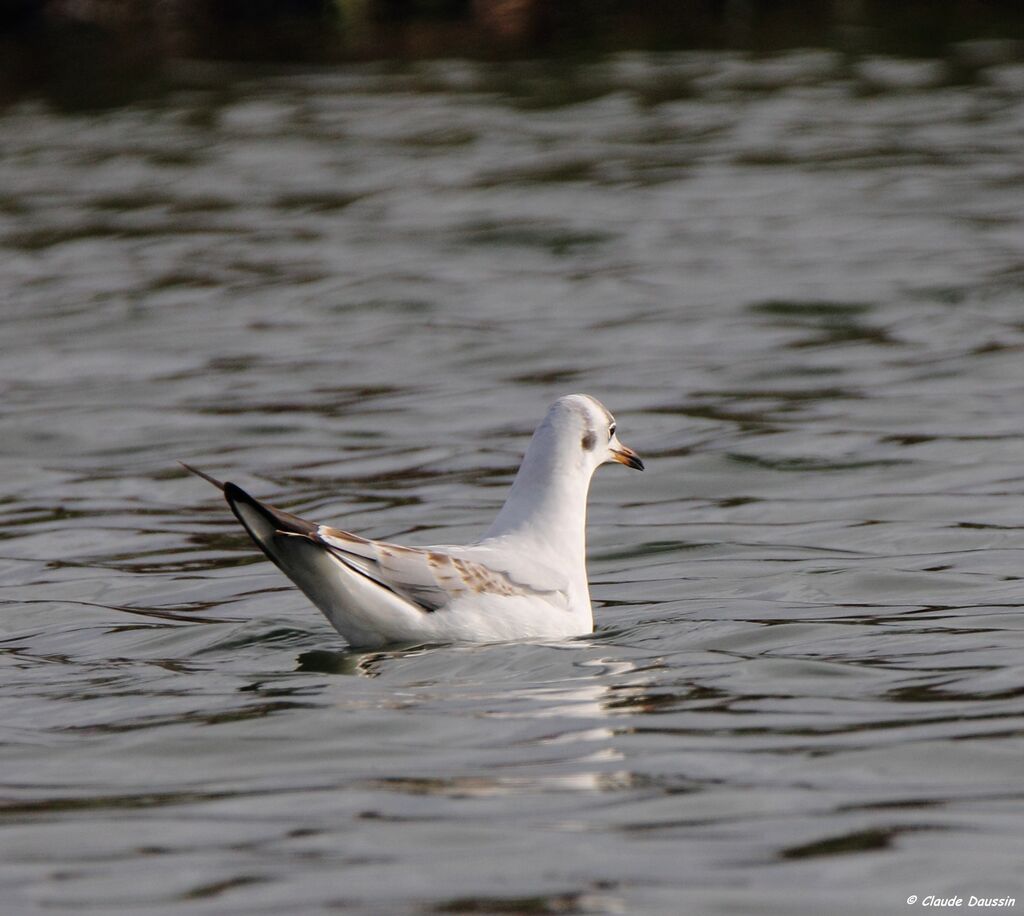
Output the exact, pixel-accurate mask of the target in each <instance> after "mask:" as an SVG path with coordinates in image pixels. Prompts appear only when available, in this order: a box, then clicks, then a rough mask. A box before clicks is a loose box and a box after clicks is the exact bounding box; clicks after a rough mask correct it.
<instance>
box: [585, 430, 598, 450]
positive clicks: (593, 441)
mask: <svg viewBox="0 0 1024 916" xmlns="http://www.w3.org/2000/svg"><path fill="white" fill-rule="evenodd" d="M595 445H597V436H595V435H594V431H593V430H592V429H591V430H587V433H586V435H584V437H583V450H584V451H586V452H590V451H593V449H594V446H595Z"/></svg>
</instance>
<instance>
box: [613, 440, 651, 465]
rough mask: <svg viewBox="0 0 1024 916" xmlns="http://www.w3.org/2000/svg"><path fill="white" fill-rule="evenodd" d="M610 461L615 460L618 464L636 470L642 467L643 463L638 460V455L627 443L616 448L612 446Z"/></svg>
mask: <svg viewBox="0 0 1024 916" xmlns="http://www.w3.org/2000/svg"><path fill="white" fill-rule="evenodd" d="M612 461H617V462H619V464H624V465H625V466H626V467H627V468H635V469H636V470H638V471H642V470H643V469H644V463H643V462H642V461H641V460H640V456H639V455H638V454H637V453H636V452H634V451H633V449H631V448H630V447H629V446H628V445H620V446H619V447H618V448H613V449H612Z"/></svg>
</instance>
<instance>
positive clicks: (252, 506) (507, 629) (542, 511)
mask: <svg viewBox="0 0 1024 916" xmlns="http://www.w3.org/2000/svg"><path fill="white" fill-rule="evenodd" d="M607 461H617V462H619V463H620V464H624V465H627V466H628V467H632V468H637V469H638V470H643V467H644V465H643V462H642V461H641V460H640V457H639V456H638V455H637V454H636V452H634V451H633V450H632V449H630V448H627V447H626V446H625V445H623V444H622V443H621V442H620V441H619V439H618V436H617V435H616V432H615V419H614V418H613V417H612V415H611V414H610V413H609V412H608V411H607V410H606V409H605V407H604V405H602V404H601V402H600V401H598V400H597V399H596V398H592V397H590V396H589V395H585V394H571V395H567V396H566V397H563V398H559V399H558V400H557V401H555V403H554V404H552V405H551V407H550V408H549V410H548V412H547V416H545V417H544V420H543V421H542V422H541V424H540V426H538V427H537V430H536V431H535V432H534V434H533V439H532V440H531V441H530V445H529V447H528V448H527V450H526V454H525V456H524V457H523V462H522V464H521V465H520V467H519V472H518V473H517V474H516V478H515V480H514V481H513V483H512V489H511V491H510V492H509V494H508V498H507V499H506V500H505V504H504V506H502V509H501V511H500V512H499V513H498V517H497V518H496V519H495V520H494V524H492V525H491V527H490V528H489V529H488V530H487V532H486V533H485V534H484V536H483V537H482V538H481V539H480V540H479V541H477V542H476V543H475V544H469V545H466V546H451V545H446V546H439V547H402V546H399V545H398V544H390V543H388V542H386V541H374V540H370V539H368V538H363V537H360V536H359V535H357V534H351V533H350V532H347V531H341V530H339V529H337V528H332V527H330V526H328V525H318V524H317V523H315V522H310V521H307V520H306V519H302V518H299V517H298V516H296V515H292V514H291V513H288V512H283V511H282V510H280V509H275V508H274V507H273V506H269V505H267V504H266V503H263V502H260V501H259V500H258V499H255V498H254V497H252V496H250V495H249V494H248V493H246V492H245V490H243V489H242V488H241V487H239V486H237V485H235V484H233V483H221V482H220V481H219V480H216V479H215V478H213V477H211V476H210V475H209V474H205V473H204V472H202V471H199V470H197V469H195V468H193V467H190V466H189V465H187V464H184V462H182V464H183V465H184V467H185V468H187V469H188V470H189V471H192V472H193V473H195V474H198V475H199V476H200V477H202V478H204V479H205V480H207V481H209V482H210V483H212V484H213V485H214V486H216V487H219V488H220V489H221V490H222V491H223V493H224V497H225V499H226V500H227V503H228V505H229V506H230V507H231V511H232V512H234V514H235V516H236V517H237V519H238V520H239V521H240V522H241V523H242V526H243V527H244V528H245V530H246V531H247V532H248V533H249V536H250V537H251V538H252V539H253V540H254V541H255V542H256V544H257V546H259V548H260V549H261V550H262V551H263V552H264V553H265V554H266V555H267V556H268V557H269V558H270V559H271V560H272V561H273V562H274V563H275V564H276V565H277V566H278V568H279V569H280V570H281V571H282V572H283V573H284V574H285V575H286V576H288V578H289V579H291V580H292V581H293V582H294V583H295V584H296V585H297V586H298V587H299V588H300V589H302V591H303V592H304V593H305V594H306V596H307V597H308V598H309V600H310V601H312V602H313V604H315V605H316V606H317V607H318V608H320V610H321V611H323V613H324V614H325V615H326V616H327V619H328V620H329V621H330V622H331V624H333V626H334V628H335V629H336V630H337V631H338V632H339V633H340V634H341V635H342V636H344V637H345V639H346V640H347V641H348V642H349V643H350V644H351V645H352V646H355V647H366V648H375V647H378V646H383V645H387V644H389V643H406V644H408V643H447V642H500V641H505V640H513V639H529V638H555V639H557V638H562V637H569V636H579V635H582V634H585V633H590V632H591V631H592V630H593V628H594V617H593V612H592V611H591V607H590V588H589V586H588V583H587V567H586V521H587V492H588V490H589V489H590V478H591V477H592V476H593V473H594V471H595V470H597V468H598V467H599V466H600V465H602V464H604V463H605V462H607Z"/></svg>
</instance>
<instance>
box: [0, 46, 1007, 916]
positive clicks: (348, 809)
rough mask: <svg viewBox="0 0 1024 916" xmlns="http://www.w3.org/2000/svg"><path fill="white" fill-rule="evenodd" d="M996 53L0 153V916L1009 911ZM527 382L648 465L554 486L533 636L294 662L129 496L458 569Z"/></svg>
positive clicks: (620, 70) (37, 121)
mask: <svg viewBox="0 0 1024 916" xmlns="http://www.w3.org/2000/svg"><path fill="white" fill-rule="evenodd" d="M968 50H969V51H971V54H973V57H971V56H970V55H968V54H967V53H966V52H967V51H968ZM998 50H999V49H998V48H995V49H994V50H993V48H992V47H990V46H984V47H981V48H980V49H979V48H973V49H961V50H960V51H959V52H958V53H959V54H960V55H961V56H960V57H959V58H957V57H954V58H952V59H951V60H950V61H916V62H915V61H902V60H885V59H865V60H849V59H845V58H842V57H839V56H838V55H832V54H829V53H824V52H821V53H819V52H800V53H791V54H786V55H781V56H777V57H771V58H762V59H752V58H747V57H743V56H740V55H729V54H682V55H666V56H640V55H622V56H619V57H615V58H612V59H609V60H606V61H603V62H601V63H595V64H592V65H587V66H580V67H578V68H566V67H559V66H556V65H539V64H538V65H526V64H524V65H502V66H493V67H488V66H485V65H477V64H469V63H464V62H459V61H448V62H439V63H432V64H421V65H416V66H413V67H405V68H396V67H385V66H373V67H354V68H350V69H340V70H332V71H329V72H291V73H283V74H282V73H278V74H269V75H253V76H251V77H242V76H237V77H231V78H228V77H227V76H226V75H225V74H222V73H219V72H218V71H202V70H196V69H194V68H193V69H189V70H183V71H182V72H181V73H180V74H179V75H178V77H177V82H176V87H175V88H174V89H173V91H171V92H170V93H169V94H168V95H166V96H164V97H161V98H160V99H158V100H156V101H154V102H151V103H147V104H138V105H135V106H131V107H126V108H121V109H116V110H110V111H107V112H101V113H92V114H57V113H54V112H52V111H50V110H48V109H47V108H46V107H44V106H43V105H41V104H39V103H31V102H26V103H22V104H20V105H18V106H15V107H13V108H10V109H8V110H7V111H6V112H4V113H3V114H2V115H0V149H2V157H0V189H2V191H0V245H2V256H3V270H2V273H0V290H2V293H0V295H2V298H0V301H2V302H3V312H2V314H3V330H2V338H3V344H2V350H0V376H2V379H3V398H2V401H0V423H2V429H3V440H2V442H0V462H2V464H0V480H2V492H0V512H2V535H0V537H2V539H3V543H2V544H0V585H2V590H0V601H2V604H0V645H2V649H3V653H2V656H0V657H2V659H3V667H4V675H3V678H2V681H0V683H2V686H0V698H2V699H0V703H2V710H0V737H2V742H3V745H2V751H0V754H2V761H3V763H2V777H0V779H2V783H3V805H2V808H0V824H2V828H3V829H2V831H0V847H2V852H0V863H2V865H0V889H2V895H3V899H4V901H5V903H4V911H5V913H21V912H36V911H40V912H44V911H45V912H60V911H70V910H72V909H73V910H74V911H75V912H95V913H115V912H125V913H133V914H135V913H146V914H150V913H152V914H158V913H173V912H181V911H188V912H196V913H217V914H221V913H223V914H254V913H275V914H277V913H314V912H326V911H333V910H346V909H348V910H351V911H357V912H369V911H373V912H388V913H422V912H462V913H465V912H516V913H549V912H550V913H555V912H557V913H635V912H649V913H677V912H688V913H697V912H700V913H723V914H724V913H730V914H734V913H786V914H792V913H807V914H817V913H822V912H829V913H851V914H852V913H857V914H860V913H864V912H870V911H874V912H904V911H907V910H909V908H907V905H906V902H905V901H906V898H907V897H908V896H909V895H911V894H916V895H918V896H919V897H921V898H923V897H924V896H926V895H928V894H936V895H942V896H950V895H961V896H963V897H964V898H965V900H966V898H968V897H969V895H971V894H974V895H977V896H990V897H995V896H1004V895H1009V896H1016V898H1017V899H1018V900H1021V899H1022V898H1024V881H1022V877H1021V873H1020V862H1021V857H1022V855H1024V831H1022V829H1021V824H1022V815H1024V783H1022V779H1021V776H1022V763H1021V760H1022V757H1021V754H1022V751H1024V742H1022V728H1024V617H1022V614H1021V604H1022V601H1024V582H1022V581H1021V578H1020V577H1021V574H1022V564H1024V553H1022V550H1024V530H1022V521H1021V519H1022V506H1024V469H1022V461H1021V459H1022V457H1024V453H1022V414H1021V404H1022V403H1024V359H1022V350H1024V310H1022V307H1021V291H1022V286H1024V254H1022V251H1024V245H1022V243H1024V152H1022V150H1024V148H1022V146H1021V144H1020V137H1021V136H1022V134H1024V93H1022V91H1021V90H1022V88H1024V68H1022V65H1021V64H1020V63H1018V62H1015V60H1014V59H1013V57H1012V55H1003V56H1000V55H999V53H997V52H998ZM982 52H984V53H982ZM979 55H980V57H979ZM986 55H987V56H986ZM968 57H970V59H971V60H974V61H975V66H974V69H973V70H971V71H970V73H968V74H967V75H965V72H964V68H963V66H962V64H963V60H964V59H967V58H968ZM573 391H585V392H590V393H593V394H595V395H597V396H598V397H600V398H602V399H603V400H604V401H605V402H606V403H607V404H608V405H609V406H610V407H611V408H612V409H613V410H614V411H615V412H616V414H617V416H618V420H619V429H620V433H621V436H622V438H623V441H625V442H627V443H628V444H630V445H632V446H633V447H634V448H636V449H637V450H638V451H639V452H640V453H641V454H642V455H643V456H644V458H645V460H646V461H647V464H648V471H647V473H645V474H636V473H632V472H627V471H625V470H623V469H621V468H619V467H617V466H612V467H610V468H607V469H602V471H601V472H600V473H599V475H598V477H597V479H596V481H595V485H594V489H593V497H592V511H591V524H590V574H591V579H592V591H593V595H594V599H595V612H596V619H597V632H596V633H595V635H594V636H593V637H590V638H585V639H579V640H576V641H572V642H568V643H564V644H557V645H543V644H540V645H538V644H520V645H512V646H497V647H475V648H474V647H451V648H435V649H429V650H413V651H404V652H375V653H369V654H365V653H354V652H348V651H346V650H345V648H344V644H343V643H342V641H341V640H340V638H339V637H337V636H336V634H335V633H334V632H333V631H332V630H331V629H330V628H329V626H328V625H327V624H326V622H325V621H324V620H323V619H322V618H321V617H320V616H319V615H318V613H317V612H316V611H315V610H314V609H313V608H312V607H311V606H310V605H308V604H307V602H306V600H305V599H304V598H303V597H302V596H301V595H300V594H299V593H298V592H297V591H296V590H295V589H293V588H291V587H290V586H289V585H288V583H287V582H286V581H285V580H284V579H283V578H282V577H281V576H280V575H279V574H278V573H277V572H276V570H274V569H273V567H272V566H271V565H270V564H269V563H267V562H265V561H264V560H263V559H262V557H261V556H260V555H259V554H258V552H257V551H256V550H254V549H253V547H252V545H251V544H250V543H249V542H248V540H247V538H246V537H245V535H244V534H243V533H242V532H241V531H240V529H239V528H238V527H237V525H236V523H235V522H234V520H233V519H232V517H231V516H230V515H229V513H228V512H227V510H226V507H225V506H224V505H223V504H222V503H221V502H220V500H219V499H218V498H217V497H216V494H215V493H214V492H213V491H212V490H210V489H209V488H208V487H206V486H205V485H204V484H203V483H202V482H201V481H198V480H196V479H195V478H192V477H188V476H186V475H185V474H184V473H183V472H182V471H180V470H179V469H178V468H177V466H176V465H175V463H174V461H175V459H177V458H183V459H186V460H188V461H191V462H194V463H195V464H197V465H198V466H200V467H203V468H206V469H208V470H209V471H211V472H212V473H216V474H218V475H220V476H226V477H228V478H230V479H234V480H236V481H238V482H239V483H242V484H243V485H246V486H248V487H251V488H252V490H253V491H254V492H255V493H257V494H258V495H260V496H263V497H265V498H268V499H270V500H271V501H273V502H275V503H277V504H278V505H281V506H284V507H286V508H289V509H291V510H293V511H297V512H300V513H303V514H307V515H309V516H311V517H314V518H319V519H322V520H324V521H332V522H334V523H337V524H339V525H342V526H345V527H348V528H351V529H352V530H355V531H357V532H360V533H363V534H366V535H369V536H374V537H388V538H392V537H393V538H396V539H400V540H404V541H406V542H407V543H431V542H433V543H437V542H445V541H455V542H459V541H462V540H465V539H470V538H472V537H473V536H474V535H475V534H477V533H479V532H480V531H481V530H482V529H483V528H484V527H486V525H487V524H488V523H489V521H490V519H491V518H492V517H493V515H494V513H495V511H496V510H497V507H498V506H499V505H500V503H501V500H502V497H503V493H504V491H505V488H506V487H507V486H508V484H509V482H510V480H511V476H512V474H513V472H514V469H515V467H516V464H517V462H518V459H519V456H520V454H521V451H522V449H523V448H524V446H525V442H526V437H527V435H528V434H529V432H530V430H531V429H532V427H533V424H534V423H535V422H536V421H537V419H538V418H539V417H540V416H541V415H542V414H543V411H544V409H545V407H546V405H547V404H548V402H549V401H550V400H552V399H553V398H554V397H556V396H558V395H560V394H565V393H569V392H573ZM919 905H920V904H919ZM947 911H948V910H947ZM1001 912H1007V910H1005V909H1003V910H1001Z"/></svg>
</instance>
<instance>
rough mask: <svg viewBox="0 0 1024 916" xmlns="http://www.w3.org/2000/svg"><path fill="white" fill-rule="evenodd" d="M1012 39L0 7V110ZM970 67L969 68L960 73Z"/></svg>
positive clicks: (678, 12) (225, 2)
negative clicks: (283, 73) (459, 67)
mask: <svg viewBox="0 0 1024 916" xmlns="http://www.w3.org/2000/svg"><path fill="white" fill-rule="evenodd" d="M985 38H992V39H1000V40H1004V41H1005V40H1006V39H1011V40H1018V41H1019V40H1021V39H1022V38H1024V4H1021V3H1020V2H1019V0H928V2H907V3H891V2H883V0H818V2H804V0H679V2H666V0H159V2H155V0H0V101H4V100H7V101H9V100H10V99H11V98H18V97H23V96H24V95H26V94H42V95H45V96H47V97H49V98H50V99H51V100H53V101H55V102H56V103H58V104H61V105H64V106H66V107H72V108H74V107H89V106H92V105H104V104H117V103H119V102H122V101H127V100H130V99H132V98H138V97H143V96H146V95H150V94H153V93H155V92H158V91H159V90H160V88H161V86H162V84H163V79H164V77H165V76H166V69H167V66H168V64H169V63H170V62H173V61H175V60H181V59H200V60H220V61H234V62H261V63H278V64H296V63H324V62H330V61H344V60H369V59H377V58H396V59H417V58H425V57H427V58H428V57H445V56H458V57H475V58H483V59H495V58H496V59H501V58H503V57H509V58H513V57H524V56H531V57H535V56H558V57H582V58H585V57H588V56H593V55H599V54H602V53H607V52H609V51H617V50H623V49H628V48H637V49H649V50H669V49H673V50H678V49H687V48H702V49H710V48H717V49H741V50H745V51H754V52H757V51H764V52H770V51H777V50H781V49H785V48H793V47H812V46H813V47H827V48H832V49H836V50H843V51H849V52H850V53H854V54H865V53H883V54H898V55H901V56H935V55H940V54H942V52H943V50H944V49H945V48H946V47H948V46H949V45H950V44H953V43H955V42H960V41H964V40H967V39H985ZM968 63H969V62H968Z"/></svg>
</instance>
